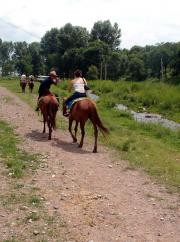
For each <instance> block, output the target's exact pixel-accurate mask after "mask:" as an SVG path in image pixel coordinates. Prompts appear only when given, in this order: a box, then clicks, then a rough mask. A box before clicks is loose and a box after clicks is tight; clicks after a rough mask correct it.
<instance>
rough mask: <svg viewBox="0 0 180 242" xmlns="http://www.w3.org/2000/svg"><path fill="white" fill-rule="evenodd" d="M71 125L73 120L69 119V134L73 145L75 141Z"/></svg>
mask: <svg viewBox="0 0 180 242" xmlns="http://www.w3.org/2000/svg"><path fill="white" fill-rule="evenodd" d="M72 123H73V120H72V119H71V118H69V133H70V134H71V137H72V139H73V143H76V142H77V139H76V137H75V136H74V135H73V133H72Z"/></svg>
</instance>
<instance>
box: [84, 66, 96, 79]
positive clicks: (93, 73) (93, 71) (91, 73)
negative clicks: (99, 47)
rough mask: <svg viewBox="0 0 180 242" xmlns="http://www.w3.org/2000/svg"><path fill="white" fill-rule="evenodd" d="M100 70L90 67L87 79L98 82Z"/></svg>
mask: <svg viewBox="0 0 180 242" xmlns="http://www.w3.org/2000/svg"><path fill="white" fill-rule="evenodd" d="M98 75H99V72H98V69H97V67H96V66H93V65H92V66H89V68H88V72H87V77H88V79H89V80H97V79H98Z"/></svg>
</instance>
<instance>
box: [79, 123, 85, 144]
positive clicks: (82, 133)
mask: <svg viewBox="0 0 180 242" xmlns="http://www.w3.org/2000/svg"><path fill="white" fill-rule="evenodd" d="M84 126H85V123H84V122H80V128H81V141H80V144H79V148H82V147H83V142H84V135H85V131H84Z"/></svg>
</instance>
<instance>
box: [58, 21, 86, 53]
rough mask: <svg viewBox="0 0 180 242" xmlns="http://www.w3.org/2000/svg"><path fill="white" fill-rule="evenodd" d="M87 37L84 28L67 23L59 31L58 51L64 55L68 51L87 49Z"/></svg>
mask: <svg viewBox="0 0 180 242" xmlns="http://www.w3.org/2000/svg"><path fill="white" fill-rule="evenodd" d="M89 37H90V36H89V32H88V31H87V30H86V28H83V27H80V26H73V25H72V24H70V23H68V24H66V25H65V26H64V27H63V28H61V29H60V30H59V34H58V40H59V51H60V52H61V53H64V52H65V51H66V50H68V49H73V48H81V47H87V45H88V41H89Z"/></svg>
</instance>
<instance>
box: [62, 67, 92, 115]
mask: <svg viewBox="0 0 180 242" xmlns="http://www.w3.org/2000/svg"><path fill="white" fill-rule="evenodd" d="M74 76H75V78H74V79H73V80H71V81H70V85H69V88H68V90H69V91H71V90H72V89H73V90H74V93H73V94H72V95H71V96H70V97H68V98H67V99H66V101H65V104H66V106H67V108H70V107H71V105H72V103H73V101H74V100H75V99H77V98H81V97H86V90H85V88H84V86H85V85H87V82H86V80H85V79H84V78H83V77H82V72H81V71H80V70H76V71H75V72H74ZM64 115H65V116H66V115H68V113H66V114H64Z"/></svg>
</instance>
